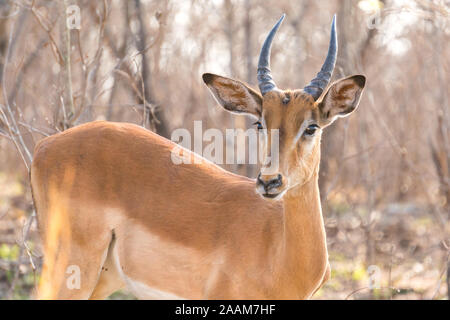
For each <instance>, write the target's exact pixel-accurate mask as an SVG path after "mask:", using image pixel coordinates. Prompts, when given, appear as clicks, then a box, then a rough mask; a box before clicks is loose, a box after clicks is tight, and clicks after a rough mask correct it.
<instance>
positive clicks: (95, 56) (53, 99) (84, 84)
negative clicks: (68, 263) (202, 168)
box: [0, 0, 450, 299]
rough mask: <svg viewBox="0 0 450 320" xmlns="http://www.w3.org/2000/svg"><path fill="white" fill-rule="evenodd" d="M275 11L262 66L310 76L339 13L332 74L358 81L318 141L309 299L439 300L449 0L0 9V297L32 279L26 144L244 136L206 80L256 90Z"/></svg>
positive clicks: (449, 120) (40, 3) (198, 1)
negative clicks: (320, 221) (101, 124)
mask: <svg viewBox="0 0 450 320" xmlns="http://www.w3.org/2000/svg"><path fill="white" fill-rule="evenodd" d="M77 8H78V9H77ZM284 12H285V13H286V14H287V19H286V20H285V22H284V24H283V26H282V28H281V29H280V30H279V32H278V34H277V37H276V39H275V41H274V44H273V48H272V58H271V61H272V73H273V75H274V79H275V80H276V82H277V85H278V86H279V87H281V88H302V87H303V86H304V85H305V84H307V83H308V82H309V81H310V80H311V79H312V78H313V77H314V76H315V74H316V73H317V72H318V71H319V69H320V67H321V65H322V63H323V60H324V58H325V56H326V52H327V47H328V42H329V31H330V23H331V19H332V16H333V14H334V13H337V16H338V20H337V21H338V35H339V54H338V62H337V66H336V69H335V72H334V75H333V79H338V78H340V77H343V76H348V75H352V74H358V73H362V74H364V75H366V77H367V79H368V81H367V84H366V89H365V93H364V94H363V98H362V101H361V103H360V107H359V110H358V111H357V112H356V113H355V114H353V115H352V116H351V117H349V118H345V119H341V120H340V121H337V122H335V124H333V125H332V126H331V127H330V128H328V129H327V130H326V132H325V133H324V136H323V139H322V162H321V169H320V174H321V175H320V189H321V198H322V206H323V211H324V219H325V225H326V230H327V236H328V239H327V241H328V248H329V254H330V264H331V269H332V276H331V280H330V281H328V282H327V283H326V284H325V286H324V287H323V288H322V289H321V290H320V291H319V292H318V294H317V295H316V296H315V297H314V298H315V299H448V297H449V288H450V279H449V278H450V262H449V254H450V236H449V234H450V210H449V209H450V142H449V141H450V135H449V125H450V115H449V113H450V110H449V81H450V73H449V71H450V69H449V68H450V50H449V49H450V48H449V42H450V41H449V40H450V20H449V12H450V1H444V0H408V1H406V0H384V1H380V0H361V1H359V0H339V1H338V0H334V1H323V0H322V1H313V0H302V1H300V0H299V1H289V0H276V1H275V0H265V1H256V0H213V1H205V0H130V1H125V0H104V1H88V0H79V1H75V0H72V1H69V0H60V1H49V0H45V1H44V0H17V1H7V0H2V1H0V90H1V95H0V299H28V298H30V297H32V295H33V292H34V290H35V284H36V283H37V281H38V279H39V272H40V267H41V264H42V253H41V250H40V243H39V238H38V236H37V231H36V223H35V219H34V215H33V212H34V210H33V205H32V199H31V192H30V188H29V181H28V166H29V165H30V162H31V160H32V156H33V149H34V145H35V144H36V142H37V141H39V140H40V139H42V138H44V137H45V136H48V135H52V134H54V133H57V132H60V131H63V130H66V129H67V128H70V127H73V126H76V125H78V124H81V123H84V122H89V121H93V120H110V121H126V122H133V123H136V124H139V125H142V126H144V127H146V128H148V129H150V130H152V131H155V132H157V133H158V134H160V135H162V136H164V137H167V138H169V139H170V136H171V132H172V131H173V130H174V129H177V128H187V129H189V130H192V128H193V121H194V120H202V121H203V129H204V130H206V129H207V128H218V129H220V130H222V131H223V132H225V129H226V128H244V129H245V128H248V127H250V126H251V122H249V120H248V119H246V118H245V117H237V116H232V115H230V114H228V113H227V112H225V111H223V110H222V109H221V108H220V107H219V106H217V105H216V103H215V101H214V99H213V98H212V97H211V95H210V93H209V92H208V90H207V88H206V86H205V85H204V84H203V83H202V81H201V75H202V73H204V72H212V73H217V74H221V75H224V76H227V77H234V78H237V79H240V80H243V81H245V82H247V83H249V84H250V85H252V86H254V87H255V88H256V87H257V86H256V64H257V60H258V54H259V49H260V46H261V44H262V42H263V41H264V38H265V36H266V34H267V32H268V31H269V30H270V28H271V27H272V25H273V24H274V23H275V21H276V20H277V19H278V18H279V17H280V16H281V14H282V13H284ZM226 144H227V147H230V143H229V141H228V142H226ZM224 167H225V168H226V169H227V170H230V171H233V172H236V173H239V174H242V175H247V176H250V177H254V176H255V174H256V172H257V171H256V168H254V167H253V166H250V165H224ZM112 298H133V297H132V296H130V295H129V294H127V293H126V292H125V291H123V292H119V293H116V294H115V295H113V296H112Z"/></svg>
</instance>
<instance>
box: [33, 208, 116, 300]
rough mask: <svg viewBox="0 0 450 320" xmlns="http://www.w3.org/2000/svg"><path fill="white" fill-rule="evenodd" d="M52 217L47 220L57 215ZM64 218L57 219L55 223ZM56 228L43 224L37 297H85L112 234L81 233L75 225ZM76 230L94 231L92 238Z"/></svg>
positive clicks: (102, 262) (93, 285)
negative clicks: (42, 262)
mask: <svg viewBox="0 0 450 320" xmlns="http://www.w3.org/2000/svg"><path fill="white" fill-rule="evenodd" d="M53 217H54V219H51V220H50V221H56V220H57V218H58V217H56V216H55V215H53ZM65 222H67V221H59V224H60V225H64V224H65ZM58 229H59V230H58ZM58 229H55V228H53V227H52V226H51V225H50V227H47V228H46V233H45V234H46V237H45V239H46V241H45V242H44V265H43V269H42V274H41V280H40V284H39V289H38V295H37V298H38V299H51V300H53V299H88V298H89V297H90V296H91V294H92V292H93V291H94V288H95V286H96V284H97V282H98V279H99V276H100V272H101V268H102V266H103V264H104V262H105V260H106V256H107V253H108V247H109V244H110V242H111V239H112V234H111V232H108V231H107V230H105V231H104V232H97V233H91V232H89V230H85V232H84V233H82V232H77V230H76V229H75V228H69V227H62V228H58ZM55 230H56V231H55ZM80 234H86V235H93V234H94V235H95V238H94V239H92V238H90V239H86V238H85V237H83V236H80Z"/></svg>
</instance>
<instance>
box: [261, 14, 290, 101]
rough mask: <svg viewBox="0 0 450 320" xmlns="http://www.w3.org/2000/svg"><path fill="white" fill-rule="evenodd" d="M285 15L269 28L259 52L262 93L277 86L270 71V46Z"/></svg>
mask: <svg viewBox="0 0 450 320" xmlns="http://www.w3.org/2000/svg"><path fill="white" fill-rule="evenodd" d="M285 16H286V14H283V15H282V16H281V18H280V20H278V22H277V23H276V24H275V25H274V26H273V28H272V30H270V32H269V34H268V35H267V38H266V40H265V41H264V44H263V46H262V48H261V53H260V54H259V61H258V85H259V90H260V91H261V94H262V95H264V94H266V93H267V92H269V91H272V90H273V89H275V88H276V87H277V86H276V84H275V82H274V81H273V79H272V74H271V72H270V47H271V45H272V40H273V37H274V36H275V33H277V30H278V28H279V27H280V25H281V22H283V19H284V17H285Z"/></svg>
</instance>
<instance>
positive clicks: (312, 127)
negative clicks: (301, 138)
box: [303, 124, 319, 136]
mask: <svg viewBox="0 0 450 320" xmlns="http://www.w3.org/2000/svg"><path fill="white" fill-rule="evenodd" d="M317 129H319V126H318V125H317V124H312V125H310V126H309V127H308V128H306V129H305V131H304V133H303V134H304V135H305V136H312V135H314V133H315V132H316V130H317Z"/></svg>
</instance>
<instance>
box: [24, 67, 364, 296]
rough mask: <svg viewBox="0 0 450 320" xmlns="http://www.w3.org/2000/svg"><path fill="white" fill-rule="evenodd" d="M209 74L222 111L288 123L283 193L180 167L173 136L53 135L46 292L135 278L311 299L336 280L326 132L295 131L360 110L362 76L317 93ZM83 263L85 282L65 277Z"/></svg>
mask: <svg viewBox="0 0 450 320" xmlns="http://www.w3.org/2000/svg"><path fill="white" fill-rule="evenodd" d="M203 79H204V80H205V82H206V84H207V85H208V87H209V88H210V89H211V91H212V93H213V94H214V96H215V97H216V98H217V100H218V102H219V103H220V104H222V106H223V107H224V108H225V109H227V110H229V111H232V112H244V113H249V114H251V115H253V116H255V117H258V118H260V119H261V121H263V122H264V123H265V125H266V128H267V129H269V130H271V129H278V130H279V131H280V152H279V154H280V166H279V174H280V175H281V176H282V178H283V179H282V181H283V183H282V184H280V185H279V186H278V185H277V187H276V188H277V189H278V191H279V193H278V194H279V195H284V196H283V198H282V199H281V200H280V201H269V200H266V199H263V198H262V197H261V196H260V195H258V194H257V192H256V190H255V181H253V180H251V179H248V178H246V177H242V176H238V175H235V174H232V173H229V172H227V171H225V170H223V169H221V168H219V167H218V166H216V165H214V164H211V163H209V162H202V163H200V164H195V162H194V164H182V165H175V164H173V163H172V161H171V151H172V149H173V148H175V147H176V145H175V144H174V143H173V142H171V141H169V140H166V139H164V138H162V137H160V136H158V135H156V134H154V133H152V132H149V131H147V130H145V129H143V128H141V127H138V126H135V125H132V124H124V123H109V122H93V123H89V124H85V125H81V126H79V127H76V128H72V129H70V130H67V131H65V132H63V133H60V134H57V135H54V136H52V137H49V138H46V139H44V140H43V141H41V142H40V143H39V144H38V145H37V147H36V150H35V158H34V161H33V163H32V169H31V184H32V188H33V194H34V200H35V205H36V209H37V213H38V220H39V226H40V230H41V234H42V239H43V242H44V253H45V261H44V267H43V272H42V277H41V284H40V288H39V295H38V297H39V298H44V299H68V298H73V299H75V298H77V299H86V298H92V299H101V298H105V297H107V296H108V295H109V294H111V293H112V292H114V291H115V290H117V289H119V288H121V287H123V286H124V285H125V284H126V283H127V284H128V285H129V286H130V285H132V284H130V279H132V280H133V281H137V282H139V283H140V284H143V285H145V286H146V288H153V289H157V290H159V291H160V292H168V293H171V294H174V295H176V296H178V297H183V298H191V299H200V298H204V299H265V298H267V299H308V298H310V297H311V296H312V295H313V294H314V293H315V292H316V291H317V290H318V289H319V288H320V287H321V286H322V285H323V283H324V281H326V280H327V278H328V277H329V273H330V268H329V265H328V254H327V248H326V238H325V229H324V224H323V218H322V212H321V206H320V198H319V189H318V178H317V177H318V170H319V161H320V133H321V131H320V130H318V132H317V134H315V135H313V136H312V137H305V136H304V135H300V136H299V135H298V134H297V133H298V132H301V131H299V129H301V126H302V125H304V124H306V125H307V124H308V123H310V122H311V121H312V122H314V123H316V124H317V125H319V126H320V127H325V126H327V125H329V124H330V123H331V122H332V121H333V120H334V119H335V118H336V117H338V116H343V115H347V114H349V113H351V112H352V111H353V110H355V109H356V107H357V105H358V103H359V98H360V95H361V92H362V88H363V87H364V81H365V80H364V77H362V76H354V77H351V78H345V79H343V80H340V81H338V82H336V83H334V84H333V85H332V86H331V87H330V89H329V90H328V92H326V93H325V95H324V98H323V99H322V100H320V101H314V100H313V99H312V97H311V96H309V95H307V94H305V93H304V92H302V91H301V90H296V91H278V90H276V91H271V92H268V93H267V94H266V95H265V96H264V97H262V96H261V95H259V93H257V92H256V91H255V90H253V89H251V88H249V87H248V86H246V85H245V84H244V83H242V82H239V81H236V80H232V79H228V78H224V77H220V76H216V75H211V74H206V75H204V76H203ZM297 136H298V137H299V138H298V140H297V138H296V137H297ZM271 143H272V141H270V138H269V139H268V144H267V146H266V153H267V150H270V146H271ZM187 153H188V154H187V155H186V156H188V157H197V156H196V155H195V154H191V153H190V152H187ZM266 155H267V154H266ZM271 178H273V177H271V176H266V175H261V179H271ZM117 259H118V261H120V269H118V264H117V263H116V261H117ZM74 265H75V266H79V267H80V270H81V283H82V285H81V289H79V290H73V289H69V288H68V287H67V285H66V282H67V278H68V275H67V273H66V270H67V268H68V267H70V266H74Z"/></svg>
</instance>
